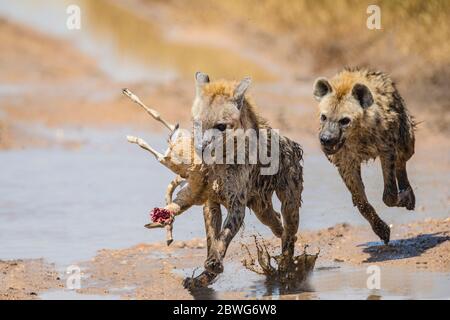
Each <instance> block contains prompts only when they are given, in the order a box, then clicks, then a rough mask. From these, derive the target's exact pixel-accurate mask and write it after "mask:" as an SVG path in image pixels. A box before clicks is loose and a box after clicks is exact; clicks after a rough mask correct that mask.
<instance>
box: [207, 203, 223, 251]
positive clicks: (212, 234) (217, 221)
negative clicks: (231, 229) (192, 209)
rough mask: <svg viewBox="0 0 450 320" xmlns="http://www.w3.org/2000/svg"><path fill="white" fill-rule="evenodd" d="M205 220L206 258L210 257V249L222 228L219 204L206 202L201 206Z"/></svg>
mask: <svg viewBox="0 0 450 320" xmlns="http://www.w3.org/2000/svg"><path fill="white" fill-rule="evenodd" d="M203 218H204V220H205V231H206V247H207V257H208V258H209V257H210V254H211V248H212V247H213V246H214V245H215V243H216V241H217V239H218V237H219V234H220V228H222V210H221V208H220V204H218V203H217V202H214V201H211V200H208V201H207V202H206V203H205V205H204V206H203Z"/></svg>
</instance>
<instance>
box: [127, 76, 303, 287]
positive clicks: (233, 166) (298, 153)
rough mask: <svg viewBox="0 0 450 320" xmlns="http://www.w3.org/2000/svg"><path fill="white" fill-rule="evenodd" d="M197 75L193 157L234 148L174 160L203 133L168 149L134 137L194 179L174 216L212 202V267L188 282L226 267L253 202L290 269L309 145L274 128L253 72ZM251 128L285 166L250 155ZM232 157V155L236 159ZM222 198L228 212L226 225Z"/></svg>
mask: <svg viewBox="0 0 450 320" xmlns="http://www.w3.org/2000/svg"><path fill="white" fill-rule="evenodd" d="M195 79H196V97H195V100H194V102H193V106H192V118H193V126H194V128H201V132H200V133H201V137H202V139H201V140H200V141H199V143H198V145H196V146H195V148H194V149H195V150H196V154H195V155H193V158H191V160H194V162H197V161H196V160H198V153H200V154H202V155H203V153H204V151H205V150H207V149H208V148H209V149H210V150H211V148H213V149H214V148H215V147H218V146H219V145H220V144H222V145H223V146H224V148H223V149H222V150H223V151H225V150H226V151H225V152H224V153H223V154H222V156H220V155H219V154H218V153H217V154H216V153H214V158H215V159H214V161H212V162H208V163H205V161H203V162H201V163H200V164H199V163H198V162H197V163H191V164H174V163H173V158H174V157H177V158H179V159H180V158H184V157H185V154H186V152H185V151H182V149H186V147H188V146H190V145H192V144H194V141H195V139H192V138H189V139H188V140H182V139H185V138H181V137H179V138H174V140H173V141H172V142H170V143H169V149H168V151H167V152H166V154H165V155H161V154H159V153H157V152H155V151H154V150H153V149H152V148H151V147H150V146H148V145H146V144H145V142H144V141H139V140H140V139H137V138H134V137H129V141H130V142H133V143H138V144H139V145H140V146H141V147H143V148H144V149H147V150H149V151H150V152H152V153H153V154H154V155H155V156H156V157H157V158H158V160H159V161H160V162H161V163H162V164H164V165H166V166H167V167H168V168H169V169H171V170H172V171H174V172H175V173H177V174H179V175H180V176H181V177H183V178H185V179H186V182H187V184H186V186H185V187H184V188H183V189H181V191H180V192H178V194H177V196H176V198H175V199H174V200H173V201H171V202H170V203H168V205H167V206H166V207H165V209H166V210H168V211H169V212H170V213H172V215H178V214H181V213H182V212H183V211H185V210H187V209H188V208H189V207H190V206H192V205H200V204H203V205H204V208H203V214H204V220H205V228H206V237H207V259H206V262H205V271H204V272H203V273H202V274H201V275H200V276H198V277H197V278H195V279H190V278H188V279H187V281H186V282H185V285H186V286H198V285H206V284H208V282H209V281H211V280H212V279H214V278H215V277H216V276H217V274H219V273H221V272H223V263H222V261H223V258H224V257H225V253H226V251H227V248H228V246H229V244H230V242H231V240H232V239H233V237H234V236H235V235H236V233H237V232H238V231H239V229H240V228H241V226H242V223H243V221H244V216H245V210H246V207H248V208H250V209H251V210H252V211H253V212H254V213H255V215H256V217H257V218H258V219H259V220H260V221H261V222H262V223H263V224H265V225H267V226H268V227H269V228H270V229H271V230H272V232H273V233H274V234H275V236H277V237H280V238H281V241H282V255H281V259H280V263H279V270H280V271H283V268H288V267H289V262H291V261H293V260H292V257H293V254H294V245H295V242H296V239H297V237H296V233H297V230H298V225H299V209H300V205H301V193H302V189H303V168H302V165H301V162H302V155H303V151H302V149H301V147H300V145H298V144H297V143H295V142H293V141H291V140H289V139H288V138H286V137H283V136H279V135H278V133H277V132H276V131H273V130H271V128H270V126H269V125H268V124H267V122H266V121H265V120H264V119H263V118H262V117H260V116H259V115H258V114H257V112H256V109H255V107H254V105H253V103H252V102H251V101H250V100H249V98H248V97H247V96H246V95H245V93H246V91H247V89H248V87H249V85H250V79H249V78H245V79H244V80H242V81H241V82H240V83H234V82H229V81H216V82H210V81H209V77H208V76H207V75H205V74H203V73H200V72H198V73H197V74H196V76H195ZM250 129H252V130H251V132H254V133H255V134H256V138H257V140H258V141H257V144H256V149H257V153H258V154H259V155H261V153H260V152H259V151H260V148H262V145H265V146H266V147H265V148H267V149H264V150H265V151H266V153H270V156H271V158H272V159H274V158H275V157H276V162H277V164H278V166H277V169H278V170H275V172H270V170H269V171H267V170H266V171H265V170H264V169H267V167H268V165H267V162H265V163H262V161H261V159H260V158H258V159H257V161H256V162H252V161H249V160H250V158H251V157H250V155H249V151H250V149H251V147H250V146H249V144H250V142H249V140H246V137H247V134H248V131H249V130H250ZM194 133H195V129H194ZM211 133H213V134H211ZM218 138H220V139H218ZM230 139H231V143H230ZM218 141H220V142H218ZM237 141H240V142H242V141H244V145H245V146H244V149H243V150H244V151H243V152H244V153H245V154H244V158H245V159H244V161H243V162H239V161H236V159H237V158H239V157H240V156H242V154H238V152H236V151H239V148H238V150H236V149H235V147H237V145H238V144H239V143H238V142H237ZM274 141H275V142H276V143H277V145H276V146H275V145H274ZM228 144H230V145H232V146H233V148H232V149H233V150H234V152H233V155H232V156H231V157H229V156H230V154H228V152H229V149H227V147H226V146H227V145H228ZM177 149H179V150H177ZM216 151H217V149H216ZM187 153H188V154H189V152H187ZM182 154H184V155H182ZM194 158H195V159H194ZM179 159H178V161H177V162H179ZM230 159H231V160H232V161H231V162H229V161H228V160H230ZM269 166H270V164H269ZM263 172H264V173H263ZM178 182H179V178H177V179H176V181H175V182H174V183H172V184H171V185H169V192H168V194H169V195H170V193H171V192H172V191H173V187H174V186H176V185H177V183H178ZM274 192H275V193H276V195H277V197H278V198H279V199H280V201H281V215H280V214H279V213H278V212H276V211H275V210H274V208H273V206H272V195H273V193H274ZM168 198H171V197H168ZM169 200H170V199H169ZM221 205H222V206H224V207H225V208H226V209H227V211H228V215H227V218H226V220H225V222H224V223H223V225H222V212H221ZM171 222H173V221H171Z"/></svg>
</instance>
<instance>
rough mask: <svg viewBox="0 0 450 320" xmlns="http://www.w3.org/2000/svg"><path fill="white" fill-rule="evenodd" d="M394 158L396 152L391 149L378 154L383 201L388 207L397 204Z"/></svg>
mask: <svg viewBox="0 0 450 320" xmlns="http://www.w3.org/2000/svg"><path fill="white" fill-rule="evenodd" d="M396 160H397V158H396V154H395V152H393V151H391V152H386V153H382V154H381V155H380V162H381V168H382V170H383V180H384V190H383V202H384V204H385V205H387V206H388V207H395V206H397V205H398V189H397V180H396V171H395V169H396V166H395V163H396Z"/></svg>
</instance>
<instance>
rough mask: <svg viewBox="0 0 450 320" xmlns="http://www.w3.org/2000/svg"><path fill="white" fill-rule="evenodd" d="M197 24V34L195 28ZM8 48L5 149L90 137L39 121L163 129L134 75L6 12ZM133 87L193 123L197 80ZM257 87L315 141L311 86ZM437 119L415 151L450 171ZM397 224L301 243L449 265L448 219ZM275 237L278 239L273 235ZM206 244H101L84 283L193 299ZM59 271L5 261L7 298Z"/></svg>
mask: <svg viewBox="0 0 450 320" xmlns="http://www.w3.org/2000/svg"><path fill="white" fill-rule="evenodd" d="M190 34H191V35H192V36H193V37H195V32H192V33H190ZM181 35H183V33H182V34H181ZM179 36H180V35H179ZM212 38H213V36H212ZM0 52H1V54H0V69H1V70H2V73H1V74H0V82H3V83H7V84H8V86H10V87H11V92H12V93H8V94H6V95H0V149H20V148H30V147H34V148H48V147H51V146H55V145H56V146H63V147H65V148H77V147H79V145H80V144H82V143H83V141H80V140H76V139H75V140H68V139H63V140H61V139H58V137H57V136H50V137H49V136H46V135H40V134H39V133H38V132H37V131H34V130H33V128H34V127H35V126H44V127H46V128H56V129H58V128H60V129H61V130H63V129H64V128H65V127H67V126H70V127H81V126H83V127H95V128H105V127H108V128H111V127H112V128H114V127H120V126H124V125H126V126H131V127H133V128H139V129H144V130H149V131H151V132H154V131H155V130H159V131H161V130H162V129H161V127H160V126H159V125H158V124H157V123H155V122H154V121H149V120H148V118H147V117H146V116H145V115H144V114H143V112H142V111H141V110H140V109H139V108H137V107H136V106H134V105H132V104H131V103H130V102H129V101H128V100H127V99H126V98H125V97H123V96H122V95H121V93H120V90H121V88H122V87H124V86H125V85H127V84H124V83H117V82H114V81H112V80H110V79H109V78H108V77H107V76H106V75H105V74H103V73H102V72H101V71H100V70H99V69H98V67H97V66H96V62H95V61H93V60H92V59H90V58H88V57H86V56H85V55H83V54H81V53H80V52H78V51H77V50H73V48H71V47H70V46H68V44H67V43H66V42H64V41H61V40H59V39H55V38H53V37H50V36H47V35H44V34H41V33H39V32H36V31H33V30H31V29H30V28H28V27H25V26H22V25H18V24H16V23H13V22H10V21H6V20H4V19H0ZM260 59H262V60H263V61H267V60H270V59H271V57H270V56H264V55H263V56H260ZM264 59H265V60H264ZM67 61H71V63H69V64H68V63H67ZM286 68H288V66H280V70H281V71H284V70H285V69H286ZM293 77H294V78H295V77H296V76H295V75H294V76H293ZM310 83H311V79H306V80H301V79H300V80H299V79H297V80H294V81H293V82H290V83H289V85H291V86H293V87H295V86H298V88H299V89H301V90H309V87H308V85H309V84H310ZM133 90H134V91H135V92H139V95H140V96H141V98H142V99H143V100H144V101H149V102H151V103H152V104H155V105H154V107H155V108H157V109H158V110H160V111H163V114H164V116H166V118H167V119H168V120H169V121H171V122H180V123H181V124H182V125H184V126H187V125H188V123H189V122H188V121H189V106H190V104H191V101H192V98H193V86H192V81H191V80H176V81H172V82H167V83H164V84H157V85H152V86H149V85H148V84H145V83H137V84H133ZM252 90H253V91H252V93H253V94H254V96H255V97H257V99H256V101H257V103H258V104H259V105H262V106H263V107H262V108H261V110H262V112H263V114H264V115H265V116H266V117H267V118H268V119H269V121H270V122H271V123H272V125H273V126H274V127H282V128H283V130H284V133H286V134H287V135H289V136H291V137H293V138H295V139H299V140H301V141H302V144H303V145H308V144H314V143H315V142H316V140H315V139H316V138H315V129H316V110H315V108H314V103H313V101H312V98H305V94H299V95H298V96H295V95H294V96H293V95H284V94H283V93H282V92H267V91H266V90H265V88H264V87H263V86H260V87H258V85H257V84H256V85H255V87H254V89H252ZM99 93H102V95H101V98H98V97H97V95H98V94H99ZM293 100H296V101H301V103H302V104H304V105H305V109H304V110H303V112H301V113H300V112H299V113H297V112H292V113H289V116H287V114H286V113H287V112H286V110H287V107H279V106H283V105H287V106H289V105H290V104H292V103H293ZM413 113H414V114H415V115H416V117H417V118H418V119H419V120H421V119H423V118H424V117H426V113H424V112H421V111H420V109H414V110H413ZM430 127H432V125H429V124H427V125H425V126H423V128H422V129H420V131H419V133H418V141H417V149H418V150H422V152H420V154H418V155H417V158H418V159H420V160H419V161H420V162H422V163H423V164H424V165H427V164H428V163H433V164H434V168H433V170H444V172H445V171H446V170H447V171H448V169H449V166H450V163H449V161H448V154H447V152H446V150H449V142H448V139H447V137H445V136H443V135H441V134H439V133H437V132H436V131H434V130H431V129H430ZM436 146H439V147H438V148H436ZM442 159H444V161H442ZM444 191H445V190H444ZM447 191H448V190H447ZM447 191H445V192H447ZM447 200H448V199H447ZM392 234H393V236H392V239H393V241H392V244H391V245H389V246H383V245H380V243H378V242H376V243H369V242H368V241H370V240H372V241H377V240H376V238H375V237H374V235H373V234H372V233H371V231H370V230H369V229H368V228H363V227H354V226H351V225H345V224H343V225H337V226H335V227H332V228H329V229H324V230H320V231H314V232H301V234H300V235H299V236H300V240H299V244H298V246H299V249H301V248H302V247H303V245H304V244H309V245H310V246H311V248H310V250H311V251H313V252H315V250H317V249H319V248H320V256H319V260H318V263H317V264H318V266H319V267H320V266H321V265H327V264H328V263H330V262H333V263H339V264H345V265H351V266H362V265H365V264H367V263H372V262H376V263H377V264H379V265H392V266H398V267H402V268H405V270H407V269H417V268H420V269H421V270H427V271H430V272H431V271H433V272H450V241H448V240H450V220H449V219H446V220H432V219H431V220H423V221H419V222H416V223H412V224H408V225H398V226H397V225H395V226H393V233H392ZM242 241H244V242H248V241H249V240H248V239H240V240H239V239H238V238H236V240H235V241H234V243H233V245H232V247H231V248H230V252H229V254H228V255H227V261H234V262H235V263H236V262H237V263H239V261H240V257H241V256H242V249H241V247H240V243H239V242H242ZM270 242H271V243H273V245H274V246H276V243H277V242H276V241H275V240H270ZM205 253H206V249H205V241H204V240H203V239H194V240H191V241H186V242H179V241H175V243H173V244H172V245H171V246H170V247H166V246H165V244H163V243H154V244H139V245H136V246H134V247H131V248H128V249H122V250H109V249H103V250H100V251H99V252H98V254H97V255H96V256H95V257H94V258H93V259H92V260H90V261H86V262H82V263H81V264H82V266H83V268H84V270H85V272H84V273H85V278H84V280H83V281H84V282H83V283H84V285H83V289H81V290H79V292H80V293H84V294H95V295H109V294H117V295H119V296H120V297H121V298H124V299H192V298H193V297H196V296H195V293H189V292H188V291H186V290H184V289H181V280H182V278H183V276H184V275H185V274H186V270H189V269H192V268H196V267H200V266H201V265H202V264H203V261H204V257H205ZM226 267H227V265H226ZM177 270H180V271H179V272H177ZM59 277H60V275H58V273H57V272H56V270H55V267H54V266H53V265H51V264H48V263H47V262H45V261H44V260H42V259H37V260H14V261H0V280H1V281H0V299H36V298H38V294H39V293H42V292H44V291H46V290H48V289H61V288H62V287H63V285H62V281H63V280H61V279H60V278H59ZM117 288H118V289H117ZM120 288H125V289H120ZM245 297H246V294H245V292H242V291H239V290H230V291H227V290H225V291H223V292H221V293H220V298H245Z"/></svg>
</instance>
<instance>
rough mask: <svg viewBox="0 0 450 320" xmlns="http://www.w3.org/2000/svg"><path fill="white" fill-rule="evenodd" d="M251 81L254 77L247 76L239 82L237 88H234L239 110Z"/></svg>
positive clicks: (234, 96)
mask: <svg viewBox="0 0 450 320" xmlns="http://www.w3.org/2000/svg"><path fill="white" fill-rule="evenodd" d="M251 83H252V78H250V77H245V78H244V79H242V80H241V82H239V84H238V85H237V86H236V89H234V92H233V98H234V100H235V101H236V103H237V107H238V109H239V110H240V109H241V108H242V106H243V104H244V98H245V92H246V91H247V89H248V87H250V84H251Z"/></svg>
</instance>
